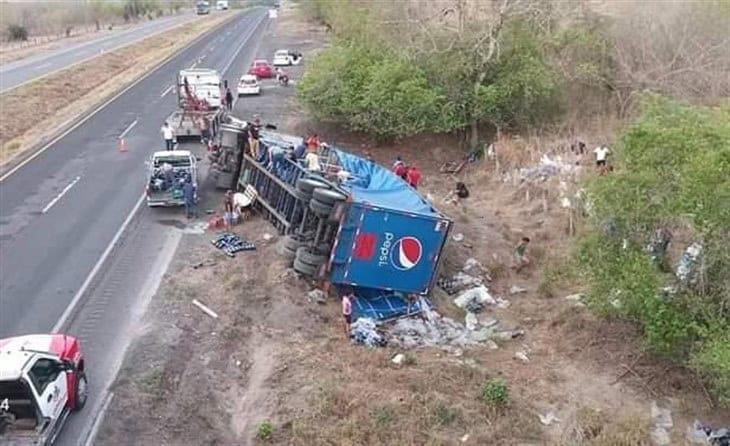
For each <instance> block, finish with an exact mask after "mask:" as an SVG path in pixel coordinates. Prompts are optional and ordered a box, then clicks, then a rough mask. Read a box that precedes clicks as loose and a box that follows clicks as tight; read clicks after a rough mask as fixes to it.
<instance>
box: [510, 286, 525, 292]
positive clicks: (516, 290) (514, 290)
mask: <svg viewBox="0 0 730 446" xmlns="http://www.w3.org/2000/svg"><path fill="white" fill-rule="evenodd" d="M526 292H527V288H522V287H520V286H517V285H512V286H511V287H510V289H509V293H510V294H519V293H526Z"/></svg>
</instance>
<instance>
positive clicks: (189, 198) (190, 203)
mask: <svg viewBox="0 0 730 446" xmlns="http://www.w3.org/2000/svg"><path fill="white" fill-rule="evenodd" d="M196 198H197V197H196V187H195V185H194V184H193V181H192V178H189V177H188V179H187V181H186V182H185V184H184V185H183V199H184V200H185V214H186V215H187V217H188V218H198V208H197V206H196V203H195V201H196Z"/></svg>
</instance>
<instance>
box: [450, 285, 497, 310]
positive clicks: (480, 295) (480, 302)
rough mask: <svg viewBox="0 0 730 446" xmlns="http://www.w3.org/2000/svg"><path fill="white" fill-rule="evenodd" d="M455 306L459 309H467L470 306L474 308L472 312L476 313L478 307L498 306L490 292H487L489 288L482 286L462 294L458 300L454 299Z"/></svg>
mask: <svg viewBox="0 0 730 446" xmlns="http://www.w3.org/2000/svg"><path fill="white" fill-rule="evenodd" d="M454 304H455V305H456V306H457V307H459V308H464V309H465V308H467V306H468V305H470V306H471V308H472V310H471V311H474V309H475V308H476V307H480V306H482V307H483V306H484V305H496V304H497V301H496V300H494V298H493V297H492V296H491V295H490V294H489V290H487V287H485V286H484V285H481V286H478V287H474V288H471V289H469V290H466V291H464V292H463V293H461V294H460V295H459V296H458V297H457V298H456V299H454ZM480 309H481V308H480Z"/></svg>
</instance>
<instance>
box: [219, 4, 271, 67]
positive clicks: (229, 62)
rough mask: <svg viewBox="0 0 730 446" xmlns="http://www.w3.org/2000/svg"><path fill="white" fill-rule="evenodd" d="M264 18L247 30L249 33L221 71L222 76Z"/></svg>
mask: <svg viewBox="0 0 730 446" xmlns="http://www.w3.org/2000/svg"><path fill="white" fill-rule="evenodd" d="M265 17H266V16H265V15H264V16H261V19H260V20H259V22H258V23H257V24H256V25H254V26H252V27H251V29H250V30H249V32H248V34H247V35H246V37H245V38H244V39H243V41H242V42H241V44H240V45H238V48H236V51H234V52H233V56H232V57H231V59H230V60H229V61H228V63H227V64H226V66H225V67H224V68H223V69H222V70H221V74H223V75H224V76H225V75H226V72H227V71H228V69H229V68H230V67H231V64H233V61H234V60H236V57H238V53H240V52H241V49H243V46H244V45H245V44H246V43H248V40H249V39H250V38H251V36H252V35H253V33H254V31H256V30H257V29H258V27H259V26H261V23H262V22H263V21H264V18H265Z"/></svg>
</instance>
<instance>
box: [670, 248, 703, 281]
mask: <svg viewBox="0 0 730 446" xmlns="http://www.w3.org/2000/svg"><path fill="white" fill-rule="evenodd" d="M701 257H702V245H701V244H699V243H697V242H695V243H692V244H691V245H689V246H688V247H687V249H685V250H684V254H682V258H681V259H680V261H679V265H677V273H676V274H677V278H678V279H679V281H680V282H682V283H683V284H685V285H687V284H694V283H696V282H697V278H698V276H699V274H698V271H697V266H698V264H699V263H700V260H701Z"/></svg>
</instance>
